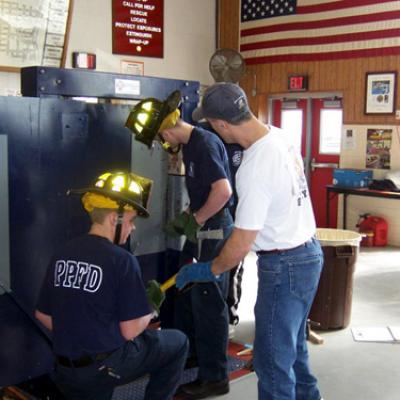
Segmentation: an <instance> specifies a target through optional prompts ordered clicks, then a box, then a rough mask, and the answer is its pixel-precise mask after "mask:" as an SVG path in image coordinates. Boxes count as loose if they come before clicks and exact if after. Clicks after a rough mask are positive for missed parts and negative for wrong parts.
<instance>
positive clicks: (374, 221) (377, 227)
mask: <svg viewBox="0 0 400 400" xmlns="http://www.w3.org/2000/svg"><path fill="white" fill-rule="evenodd" d="M356 226H357V227H358V230H359V232H360V233H363V234H364V236H363V239H362V240H361V246H386V245H387V235H388V223H387V222H386V220H385V219H383V218H381V217H376V216H373V215H370V214H362V215H360V216H359V220H358V223H357V225H356Z"/></svg>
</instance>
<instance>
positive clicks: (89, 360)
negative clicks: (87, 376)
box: [56, 351, 113, 368]
mask: <svg viewBox="0 0 400 400" xmlns="http://www.w3.org/2000/svg"><path fill="white" fill-rule="evenodd" d="M112 353H113V351H106V352H104V353H98V354H95V355H92V356H90V355H85V356H82V357H80V358H76V359H75V360H71V359H70V358H68V357H64V356H58V355H56V360H57V363H58V364H60V365H62V366H63V367H68V368H82V367H88V366H89V365H92V364H94V363H96V362H101V361H103V360H105V359H106V358H107V357H109V356H110V355H111V354H112Z"/></svg>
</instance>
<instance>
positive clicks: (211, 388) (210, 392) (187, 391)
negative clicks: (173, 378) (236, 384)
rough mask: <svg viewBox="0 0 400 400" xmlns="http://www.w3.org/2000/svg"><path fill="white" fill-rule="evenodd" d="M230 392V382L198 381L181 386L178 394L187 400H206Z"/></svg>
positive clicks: (226, 380)
mask: <svg viewBox="0 0 400 400" xmlns="http://www.w3.org/2000/svg"><path fill="white" fill-rule="evenodd" d="M228 392H229V380H228V379H225V380H222V381H204V380H201V379H196V380H195V381H193V382H189V383H186V384H184V385H181V386H179V388H178V390H177V392H176V394H177V395H179V396H182V398H183V399H185V400H196V399H205V398H207V397H210V396H220V395H223V394H226V393H228Z"/></svg>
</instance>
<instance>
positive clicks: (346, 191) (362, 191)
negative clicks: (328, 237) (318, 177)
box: [326, 185, 400, 229]
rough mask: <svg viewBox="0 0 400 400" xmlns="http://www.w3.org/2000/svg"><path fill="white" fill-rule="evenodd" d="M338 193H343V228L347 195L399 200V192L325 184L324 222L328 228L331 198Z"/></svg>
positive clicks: (344, 227)
mask: <svg viewBox="0 0 400 400" xmlns="http://www.w3.org/2000/svg"><path fill="white" fill-rule="evenodd" d="M339 194H343V229H346V219H347V197H348V196H349V195H352V196H366V197H379V198H383V199H397V200H400V193H399V192H387V191H383V190H371V189H367V188H348V187H341V186H335V185H327V186H326V224H327V227H328V228H329V226H330V220H329V210H330V202H331V200H332V199H333V198H334V197H336V196H337V195H339Z"/></svg>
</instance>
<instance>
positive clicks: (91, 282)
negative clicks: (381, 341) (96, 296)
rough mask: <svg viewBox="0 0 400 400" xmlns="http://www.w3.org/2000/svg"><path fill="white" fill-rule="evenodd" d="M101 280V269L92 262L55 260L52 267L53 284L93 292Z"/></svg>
mask: <svg viewBox="0 0 400 400" xmlns="http://www.w3.org/2000/svg"><path fill="white" fill-rule="evenodd" d="M102 281H103V270H102V269H101V268H100V267H99V266H97V265H93V264H88V263H85V262H82V261H73V260H67V261H65V260H57V261H56V264H55V269H54V286H55V287H57V286H62V287H65V288H72V289H82V290H84V291H85V292H90V293H94V292H97V290H98V289H99V287H100V285H101V282H102Z"/></svg>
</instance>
